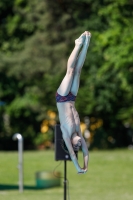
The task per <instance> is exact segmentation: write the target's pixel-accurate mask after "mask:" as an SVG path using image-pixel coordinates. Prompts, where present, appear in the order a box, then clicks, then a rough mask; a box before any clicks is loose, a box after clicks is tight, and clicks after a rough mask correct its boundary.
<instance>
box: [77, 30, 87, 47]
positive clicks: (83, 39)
mask: <svg viewBox="0 0 133 200" xmlns="http://www.w3.org/2000/svg"><path fill="white" fill-rule="evenodd" d="M85 36H86V34H85V32H84V33H83V34H82V35H81V36H80V37H79V38H78V39H76V40H75V45H79V46H82V45H83V43H84V41H85Z"/></svg>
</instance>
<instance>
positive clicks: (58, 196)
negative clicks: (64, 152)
mask: <svg viewBox="0 0 133 200" xmlns="http://www.w3.org/2000/svg"><path fill="white" fill-rule="evenodd" d="M81 158H82V155H81V153H80V154H79V161H80V163H81V162H82V160H81ZM17 163H18V153H17V152H0V199H1V200H40V199H45V200H62V199H63V192H64V191H63V179H62V180H61V183H62V184H61V186H60V187H55V188H50V189H41V190H36V189H35V184H36V183H35V173H36V172H37V171H53V169H54V168H55V167H56V166H57V165H58V164H59V163H60V161H58V162H55V161H54V152H53V151H32V152H24V185H25V190H24V192H23V193H19V191H18V189H17V185H18V169H17ZM57 171H59V172H61V174H62V176H63V175H64V163H63V162H62V163H61V165H60V166H58V168H57ZM67 178H68V180H69V194H70V199H71V200H76V199H78V200H87V199H90V200H118V199H120V200H125V199H126V200H132V199H133V151H132V150H112V151H92V152H90V162H89V171H88V173H87V174H84V175H78V174H77V173H76V170H75V168H74V166H73V163H72V162H70V161H68V162H67ZM2 186H3V187H5V188H3V187H2ZM7 186H8V187H7ZM9 186H10V187H9ZM11 186H12V187H11ZM13 186H14V187H13Z"/></svg>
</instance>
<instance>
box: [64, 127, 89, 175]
mask: <svg viewBox="0 0 133 200" xmlns="http://www.w3.org/2000/svg"><path fill="white" fill-rule="evenodd" d="M61 130H62V136H63V139H64V142H65V144H66V146H67V149H68V151H69V154H70V157H71V160H72V161H73V164H74V166H75V167H76V169H77V172H78V173H85V172H86V170H85V169H82V168H81V167H80V166H79V163H78V160H77V157H76V155H75V152H74V150H73V147H72V143H71V140H70V137H69V135H68V133H67V131H66V130H65V128H64V127H62V126H61Z"/></svg>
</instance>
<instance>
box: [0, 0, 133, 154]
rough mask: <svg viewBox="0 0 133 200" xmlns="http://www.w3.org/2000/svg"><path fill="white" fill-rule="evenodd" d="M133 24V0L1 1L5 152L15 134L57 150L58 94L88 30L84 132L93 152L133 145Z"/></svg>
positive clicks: (81, 106) (0, 105)
mask: <svg viewBox="0 0 133 200" xmlns="http://www.w3.org/2000/svg"><path fill="white" fill-rule="evenodd" d="M132 24H133V1H132V0H117V1H110V0H100V1H93V0H82V1H80V0H73V1H71V0H55V1H49V0H39V1H37V0H32V1H30V0H12V1H10V0H4V1H0V60H1V62H0V122H1V123H0V149H1V150H10V149H15V148H16V146H15V145H14V143H13V141H12V135H13V134H14V133H15V132H20V133H21V134H22V135H23V137H24V140H25V149H34V148H36V147H37V146H38V145H39V144H40V145H41V147H40V148H45V147H48V148H49V147H52V144H53V141H54V136H53V130H54V125H55V124H56V123H58V113H57V108H56V104H55V92H56V89H57V87H58V85H59V83H60V81H61V79H62V77H63V76H64V74H65V70H66V62H67V59H68V56H69V54H70V53H71V51H72V48H73V46H74V40H75V39H76V38H77V37H78V36H79V35H80V34H81V33H82V32H84V31H85V30H89V31H90V32H91V34H92V38H91V42H90V47H89V51H88V54H87V58H86V61H85V65H84V68H83V70H82V75H81V84H80V90H79V94H78V97H77V101H76V107H77V110H78V112H79V115H80V118H81V126H82V127H83V133H84V131H85V130H86V129H87V130H89V135H90V136H89V139H87V141H88V144H89V145H90V148H92V149H94V148H102V149H103V148H114V147H124V146H129V145H132V143H133V79H132V77H133V56H132V52H133V42H132V41H133V34H132V33H133V26H132ZM85 119H88V122H87V123H86V121H85ZM42 127H43V128H42ZM39 141H40V142H39Z"/></svg>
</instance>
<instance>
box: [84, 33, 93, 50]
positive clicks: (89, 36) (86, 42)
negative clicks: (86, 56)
mask: <svg viewBox="0 0 133 200" xmlns="http://www.w3.org/2000/svg"><path fill="white" fill-rule="evenodd" d="M85 36H86V39H85V42H84V43H85V45H86V46H87V47H88V46H89V43H90V39H91V33H90V32H89V31H85Z"/></svg>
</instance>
